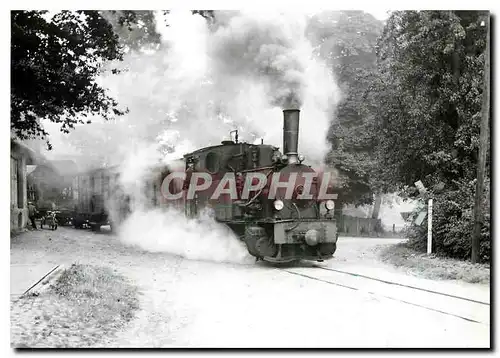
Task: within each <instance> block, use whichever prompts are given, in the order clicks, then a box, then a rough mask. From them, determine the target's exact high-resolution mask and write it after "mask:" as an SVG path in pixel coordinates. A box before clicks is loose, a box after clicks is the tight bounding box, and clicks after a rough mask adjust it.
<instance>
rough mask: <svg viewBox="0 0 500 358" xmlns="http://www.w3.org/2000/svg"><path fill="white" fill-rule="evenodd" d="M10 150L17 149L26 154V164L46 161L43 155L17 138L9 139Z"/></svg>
mask: <svg viewBox="0 0 500 358" xmlns="http://www.w3.org/2000/svg"><path fill="white" fill-rule="evenodd" d="M10 150H11V152H13V151H19V152H21V153H22V154H23V155H25V156H26V158H27V160H26V164H28V165H33V164H35V165H36V164H41V163H44V162H45V161H46V159H45V157H44V156H43V155H42V154H40V153H38V152H36V151H34V150H33V149H31V148H30V147H28V146H27V145H26V144H24V143H22V142H21V141H19V140H15V139H12V138H11V140H10Z"/></svg>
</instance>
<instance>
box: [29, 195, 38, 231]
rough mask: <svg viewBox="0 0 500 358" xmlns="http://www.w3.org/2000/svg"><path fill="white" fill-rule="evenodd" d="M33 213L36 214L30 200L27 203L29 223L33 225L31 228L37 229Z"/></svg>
mask: <svg viewBox="0 0 500 358" xmlns="http://www.w3.org/2000/svg"><path fill="white" fill-rule="evenodd" d="M35 214H36V208H35V205H33V203H32V202H31V201H30V202H29V203H28V216H29V218H30V221H31V225H32V226H33V229H34V230H37V228H36V223H35Z"/></svg>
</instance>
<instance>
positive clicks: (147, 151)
mask: <svg viewBox="0 0 500 358" xmlns="http://www.w3.org/2000/svg"><path fill="white" fill-rule="evenodd" d="M308 19H309V18H308V17H307V16H305V15H303V14H297V13H294V14H284V13H278V14H271V13H269V12H263V11H261V12H256V11H253V12H235V11H218V12H216V20H215V22H214V24H213V25H210V24H208V23H207V21H206V20H205V19H204V18H203V17H201V16H200V15H193V14H191V12H190V11H171V12H170V13H169V14H168V15H167V19H164V18H163V15H162V14H161V13H158V14H157V19H156V23H157V31H158V32H159V33H160V34H161V38H162V46H161V47H160V48H159V49H158V50H155V51H149V52H147V51H146V52H139V53H137V52H133V53H130V54H128V55H126V56H125V58H124V61H123V62H121V63H117V64H114V65H115V66H118V67H121V68H122V69H124V71H123V72H122V73H120V74H119V75H111V74H107V75H106V74H104V75H103V76H102V77H101V78H100V79H99V80H100V83H101V84H102V85H103V86H105V87H107V88H108V89H109V91H110V94H111V95H112V96H114V97H115V98H116V99H117V100H118V102H119V103H120V104H122V105H123V106H126V107H128V109H129V113H128V114H127V115H126V116H123V117H121V118H118V119H117V120H116V121H114V122H104V121H103V120H102V119H100V118H94V119H93V123H92V124H87V125H85V126H78V127H77V128H76V129H75V130H74V132H72V133H71V134H70V135H69V136H68V137H67V138H65V139H64V138H63V139H59V143H58V137H57V135H55V133H51V135H52V137H51V138H52V141H53V143H54V147H55V148H56V151H57V148H58V144H63V145H60V147H67V146H68V144H69V143H71V144H73V145H75V143H76V144H78V150H79V151H80V152H81V154H82V156H81V159H80V162H81V161H83V160H82V159H87V160H89V163H87V164H88V165H89V166H101V165H102V164H103V163H106V164H107V165H112V164H118V163H121V164H122V175H121V180H122V184H123V186H124V188H125V191H126V192H127V193H128V194H129V195H131V196H132V197H133V201H134V203H136V204H135V212H134V213H133V214H132V216H131V217H130V220H128V221H127V222H126V223H125V224H124V226H123V227H122V230H121V237H122V239H123V240H124V241H125V242H127V243H131V244H138V245H140V246H141V247H143V248H145V249H147V250H152V251H167V252H172V253H175V254H179V255H183V256H185V257H188V258H195V259H213V260H217V261H228V260H229V261H231V260H233V258H234V257H237V258H239V259H241V260H243V261H244V260H246V259H245V257H246V256H245V255H246V250H245V248H244V247H243V246H242V245H240V242H238V241H237V240H234V238H233V237H232V235H228V234H227V233H226V232H225V231H224V230H222V229H221V228H220V227H218V226H217V225H216V224H215V223H213V222H212V223H210V220H209V219H208V218H204V219H203V220H202V223H204V224H205V225H212V228H214V229H213V230H211V231H210V230H207V229H206V228H204V227H203V226H202V225H200V222H196V223H194V222H193V223H192V222H189V221H186V220H183V219H181V216H180V215H179V214H178V213H176V212H173V211H171V210H169V211H167V212H159V211H158V210H157V209H154V210H151V209H148V207H147V206H146V205H143V204H144V203H146V202H147V200H148V198H147V195H146V193H144V191H143V188H142V187H141V186H140V184H139V183H140V182H141V178H142V177H143V176H144V175H145V171H146V169H147V168H148V166H149V165H151V164H157V163H159V162H163V163H164V164H167V165H171V166H172V165H174V163H175V162H174V161H175V159H178V158H182V155H183V154H184V153H186V152H189V151H192V150H194V149H197V148H200V147H203V146H208V145H215V144H218V143H220V141H221V140H222V139H224V138H225V137H227V135H228V133H229V131H230V130H232V129H235V128H238V129H240V138H242V139H243V140H246V141H249V142H252V141H255V140H258V139H259V138H263V139H264V142H265V143H267V144H273V145H275V146H278V147H281V144H282V128H283V115H282V109H284V108H300V109H301V124H300V134H299V152H300V153H301V154H304V155H305V156H306V158H307V159H306V160H307V162H308V164H311V165H317V166H318V165H320V164H321V163H322V162H323V158H324V155H325V154H326V152H327V150H328V145H327V141H326V133H327V130H328V128H329V124H330V122H331V121H332V119H333V109H334V108H335V105H336V103H337V102H338V100H339V91H338V88H337V86H336V85H335V81H334V79H333V77H332V74H331V71H330V70H329V69H328V67H327V66H326V64H325V62H324V61H323V60H322V59H321V58H319V57H318V56H316V55H315V54H314V53H315V50H314V48H313V45H312V44H311V42H310V41H309V39H308V38H307V36H306V33H307V31H306V30H307V25H308ZM165 20H166V22H167V23H168V24H169V26H168V27H166V26H164V24H165ZM59 138H61V137H59ZM96 153H97V154H98V155H97V156H96V155H95V154H96ZM214 225H215V226H214ZM215 228H217V229H215ZM207 232H209V234H207ZM197 245H199V246H197Z"/></svg>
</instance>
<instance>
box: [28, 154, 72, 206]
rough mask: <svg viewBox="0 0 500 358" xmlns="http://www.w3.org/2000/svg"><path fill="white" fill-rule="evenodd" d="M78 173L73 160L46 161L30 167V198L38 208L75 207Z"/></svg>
mask: <svg viewBox="0 0 500 358" xmlns="http://www.w3.org/2000/svg"><path fill="white" fill-rule="evenodd" d="M77 172H78V168H77V165H76V163H75V162H74V161H72V160H51V161H45V162H43V163H41V164H38V165H36V166H28V176H27V184H28V198H29V200H30V201H33V202H35V203H36V205H37V207H38V208H47V209H49V208H50V207H51V204H52V203H54V204H55V205H56V206H57V207H65V206H67V207H73V199H74V191H75V188H74V179H75V176H76V174H77Z"/></svg>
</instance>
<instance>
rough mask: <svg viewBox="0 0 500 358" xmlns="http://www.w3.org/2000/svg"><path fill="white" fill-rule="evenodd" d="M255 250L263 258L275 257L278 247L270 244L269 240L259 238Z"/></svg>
mask: <svg viewBox="0 0 500 358" xmlns="http://www.w3.org/2000/svg"><path fill="white" fill-rule="evenodd" d="M255 249H256V250H257V252H258V253H259V254H260V255H261V256H263V257H273V256H276V253H277V251H278V247H277V246H276V245H275V244H274V242H272V239H271V238H268V237H261V238H260V239H258V240H257V242H256V243H255Z"/></svg>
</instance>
